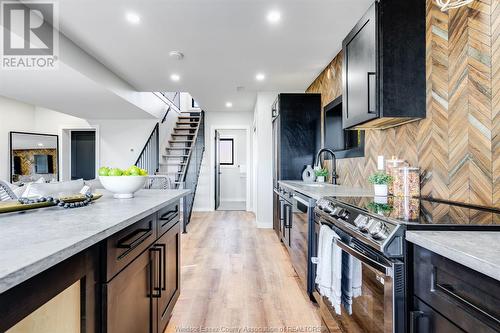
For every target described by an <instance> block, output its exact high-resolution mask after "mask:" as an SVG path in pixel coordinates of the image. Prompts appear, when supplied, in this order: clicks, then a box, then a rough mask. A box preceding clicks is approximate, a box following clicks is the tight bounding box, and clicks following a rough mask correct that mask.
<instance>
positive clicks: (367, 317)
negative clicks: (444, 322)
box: [320, 240, 404, 333]
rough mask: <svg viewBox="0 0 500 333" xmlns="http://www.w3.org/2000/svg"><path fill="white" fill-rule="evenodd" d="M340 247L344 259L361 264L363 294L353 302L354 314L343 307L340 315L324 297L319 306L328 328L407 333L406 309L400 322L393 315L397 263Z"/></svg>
mask: <svg viewBox="0 0 500 333" xmlns="http://www.w3.org/2000/svg"><path fill="white" fill-rule="evenodd" d="M337 245H338V246H339V247H340V248H341V249H342V251H343V252H344V254H343V257H345V256H346V254H347V255H350V256H352V257H353V258H356V259H358V260H359V261H360V262H361V291H360V295H358V296H356V297H354V298H353V299H352V305H351V311H349V310H348V309H346V307H344V305H342V306H341V314H340V315H338V314H336V313H335V310H334V309H333V307H332V305H331V303H330V302H329V301H328V300H327V299H325V297H322V300H321V302H320V307H322V308H321V314H322V317H323V325H324V326H325V328H326V329H328V330H329V331H332V332H334V331H335V330H336V329H337V330H338V328H337V327H339V328H340V329H341V331H342V332H349V333H365V332H370V333H389V332H391V333H392V332H404V309H402V313H401V311H398V316H399V318H398V319H397V320H395V315H394V314H395V311H394V310H395V309H394V295H395V290H394V283H393V272H394V264H393V263H391V262H389V261H388V260H387V259H385V258H383V257H379V258H374V257H373V256H371V255H368V254H367V253H366V252H365V253H363V250H362V249H361V248H356V247H353V246H351V245H348V244H346V243H344V242H342V241H340V240H339V241H337ZM384 259H385V260H384ZM402 289H404V288H402ZM398 304H399V303H398ZM400 325H403V326H400ZM399 327H401V330H400V329H399Z"/></svg>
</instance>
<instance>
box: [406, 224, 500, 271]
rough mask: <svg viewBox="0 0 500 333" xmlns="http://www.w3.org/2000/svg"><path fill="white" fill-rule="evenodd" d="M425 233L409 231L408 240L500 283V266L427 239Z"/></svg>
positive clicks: (407, 233)
mask: <svg viewBox="0 0 500 333" xmlns="http://www.w3.org/2000/svg"><path fill="white" fill-rule="evenodd" d="M425 232H426V231H407V232H406V240H407V241H409V242H411V243H413V244H415V245H418V246H420V247H423V248H425V249H427V250H429V251H431V252H434V253H436V254H438V255H440V256H442V257H445V258H447V259H450V260H452V261H454V262H456V263H458V264H461V265H463V266H466V267H468V268H470V269H472V270H475V271H477V272H479V273H481V274H484V275H486V276H489V277H491V278H493V279H495V280H497V281H500V268H499V265H495V264H493V263H491V262H489V261H487V260H483V259H482V258H478V257H476V256H473V255H471V254H469V253H466V252H463V251H460V250H457V249H456V248H454V247H452V246H449V245H447V244H443V243H440V242H437V241H436V240H434V239H430V238H429V237H426V236H425V234H423V233H425ZM453 232H460V231H453Z"/></svg>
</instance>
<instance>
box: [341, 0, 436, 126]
mask: <svg viewBox="0 0 500 333" xmlns="http://www.w3.org/2000/svg"><path fill="white" fill-rule="evenodd" d="M342 48H343V52H344V61H343V101H342V104H343V128H345V129H346V128H347V129H370V128H378V129H384V128H389V127H394V126H398V125H401V124H404V123H407V122H411V121H415V120H418V119H421V118H425V114H426V103H425V92H426V91H425V87H426V82H425V1H420V0H408V1H401V0H382V1H380V2H375V3H374V4H373V5H372V6H371V7H370V8H369V9H368V11H367V12H366V13H365V15H364V16H363V17H362V18H361V20H360V21H359V22H358V23H357V24H356V26H355V27H354V28H353V29H352V30H351V32H350V33H349V34H348V35H347V37H346V38H345V39H344V41H343V42H342Z"/></svg>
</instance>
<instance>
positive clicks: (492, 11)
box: [307, 0, 500, 223]
mask: <svg viewBox="0 0 500 333" xmlns="http://www.w3.org/2000/svg"><path fill="white" fill-rule="evenodd" d="M426 21H427V37H426V43H427V65H426V68H422V70H426V75H427V118H426V119H424V120H421V121H418V122H415V123H410V124H407V125H402V126H399V127H396V128H392V129H388V130H384V131H380V130H370V131H367V132H366V147H365V157H361V158H352V159H342V160H339V161H338V168H339V174H340V183H341V184H345V185H355V186H362V187H368V186H370V185H369V184H368V182H367V178H368V176H369V175H370V174H371V173H373V172H374V171H375V170H376V167H377V163H376V162H377V156H378V155H385V156H386V158H388V157H390V156H397V157H399V158H402V159H405V160H407V161H408V162H409V163H410V164H411V165H414V166H419V167H420V168H421V170H422V194H423V195H431V196H433V197H439V198H443V199H450V200H455V201H461V202H469V203H475V204H481V205H487V206H492V205H494V206H500V0H476V1H474V2H472V3H471V4H470V5H468V6H466V7H462V8H459V9H455V10H450V11H448V12H444V13H443V12H441V11H440V10H439V8H438V7H437V6H436V5H435V2H434V1H433V0H427V14H426ZM307 92H320V93H322V99H323V101H322V102H323V105H326V104H328V103H329V102H330V101H332V100H333V99H334V98H336V97H337V96H339V95H341V94H342V53H339V54H338V55H337V56H336V57H335V58H334V59H333V61H332V62H331V63H330V64H329V65H328V66H327V68H325V70H324V71H323V72H322V73H321V74H320V75H319V76H318V78H316V79H315V81H314V82H313V83H312V84H311V85H310V86H309V88H307ZM498 222H499V223H500V221H498Z"/></svg>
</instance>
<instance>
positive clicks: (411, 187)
mask: <svg viewBox="0 0 500 333" xmlns="http://www.w3.org/2000/svg"><path fill="white" fill-rule="evenodd" d="M392 188H393V194H394V195H395V196H397V197H419V196H420V168H413V167H407V166H405V167H402V168H398V169H397V170H396V173H395V176H394V180H393V182H392Z"/></svg>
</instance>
